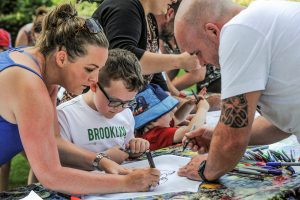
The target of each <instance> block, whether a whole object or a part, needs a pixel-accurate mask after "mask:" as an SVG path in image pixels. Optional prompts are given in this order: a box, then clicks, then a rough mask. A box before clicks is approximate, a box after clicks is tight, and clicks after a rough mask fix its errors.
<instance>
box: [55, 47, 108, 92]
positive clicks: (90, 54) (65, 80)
mask: <svg viewBox="0 0 300 200" xmlns="http://www.w3.org/2000/svg"><path fill="white" fill-rule="evenodd" d="M107 57H108V50H107V49H106V48H103V47H98V46H93V45H89V46H88V47H87V54H86V55H85V56H83V57H77V58H76V59H75V60H74V61H73V62H70V61H68V64H67V66H66V67H63V72H62V77H61V79H62V81H61V82H62V86H63V87H64V88H65V89H66V90H67V91H69V92H71V93H73V94H81V93H82V92H83V90H84V89H86V88H87V87H88V86H89V85H90V84H92V83H97V82H98V73H99V70H100V69H101V68H102V67H103V66H104V65H105V62H106V60H107Z"/></svg>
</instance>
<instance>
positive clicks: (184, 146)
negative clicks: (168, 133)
mask: <svg viewBox="0 0 300 200" xmlns="http://www.w3.org/2000/svg"><path fill="white" fill-rule="evenodd" d="M195 129H196V125H195V124H194V125H193V126H192V128H191V130H190V131H193V130H195ZM190 141H191V139H190V138H187V139H186V140H185V142H184V144H183V149H182V152H184V151H185V149H186V148H187V145H188V144H189V143H190Z"/></svg>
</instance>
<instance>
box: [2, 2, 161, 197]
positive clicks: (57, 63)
mask: <svg viewBox="0 0 300 200" xmlns="http://www.w3.org/2000/svg"><path fill="white" fill-rule="evenodd" d="M107 56H108V41H107V39H106V37H105V34H104V32H103V30H102V28H101V26H100V25H99V24H98V23H97V21H95V20H94V19H92V18H88V19H84V18H82V17H79V16H77V11H76V10H75V8H74V7H73V6H72V5H70V4H61V5H59V6H57V7H55V8H54V9H53V10H52V11H50V12H49V13H48V14H47V15H46V16H45V19H44V20H43V25H42V32H41V35H40V37H39V39H38V41H37V43H36V45H35V46H34V47H26V48H15V49H11V50H10V51H5V52H2V53H1V54H0V60H1V63H0V64H1V65H0V66H1V68H0V70H1V77H0V91H1V93H0V116H1V117H0V122H1V123H0V152H1V154H0V164H3V163H6V162H7V161H8V160H10V159H11V158H12V157H13V156H14V155H16V154H17V153H19V152H21V151H22V150H24V151H25V153H26V156H27V158H28V161H29V163H30V166H31V168H32V170H33V171H34V173H35V175H36V176H37V178H38V180H39V181H40V183H41V184H42V185H43V186H44V187H46V188H49V189H51V190H55V191H59V192H65V193H72V194H95V193H99V194H100V193H114V192H131V191H148V190H149V189H150V188H151V186H155V185H157V183H158V181H159V176H160V173H159V171H158V170H157V169H150V168H145V169H137V170H133V171H131V170H128V171H127V173H126V174H124V170H123V169H122V167H120V166H119V165H118V164H117V163H115V162H113V161H112V160H110V159H108V158H104V157H102V158H99V157H98V156H96V154H95V153H93V152H89V151H86V150H83V149H81V148H79V147H77V146H76V145H74V144H72V143H70V142H68V141H65V140H63V139H62V138H61V137H60V131H59V124H58V120H57V113H56V106H55V105H56V96H57V89H58V86H57V85H61V86H63V87H64V88H65V89H66V90H68V91H70V92H72V93H74V94H80V93H82V91H83V90H84V89H85V88H87V87H88V86H89V85H90V84H91V83H97V82H98V73H99V70H100V69H101V68H102V67H103V66H104V65H105V62H106V60H107ZM55 136H56V137H55ZM60 159H61V161H62V162H63V163H68V162H69V161H70V159H72V162H73V163H75V162H77V163H79V164H78V165H80V166H82V165H88V166H89V167H90V169H93V166H98V165H99V166H101V167H102V169H117V170H121V169H122V173H123V174H124V175H118V174H94V173H90V172H87V171H83V170H78V169H74V168H69V167H67V166H66V165H65V166H62V164H61V162H60ZM87 163H89V164H87ZM86 168H88V167H86ZM111 183H118V184H116V186H115V187H111V186H110V185H111Z"/></svg>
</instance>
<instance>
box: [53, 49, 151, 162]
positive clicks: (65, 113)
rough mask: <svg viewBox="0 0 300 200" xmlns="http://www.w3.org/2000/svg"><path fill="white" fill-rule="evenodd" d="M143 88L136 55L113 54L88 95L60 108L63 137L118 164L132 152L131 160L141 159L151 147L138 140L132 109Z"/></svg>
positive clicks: (120, 51) (119, 51)
mask: <svg viewBox="0 0 300 200" xmlns="http://www.w3.org/2000/svg"><path fill="white" fill-rule="evenodd" d="M142 87H143V77H142V75H141V68H140V65H139V62H138V60H137V58H136V57H135V55H134V54H132V53H130V52H129V51H126V50H121V49H114V50H110V51H109V56H108V60H107V62H106V64H105V66H104V67H102V68H101V69H100V72H99V76H98V83H94V84H91V85H90V90H89V91H88V92H87V93H85V94H83V95H80V96H77V97H76V98H74V99H71V100H70V101H68V102H65V103H63V104H61V105H59V106H58V108H57V110H58V120H59V124H60V132H61V135H62V137H63V138H65V139H67V140H69V141H71V142H72V143H74V144H77V145H79V146H81V147H83V148H85V149H88V150H90V151H94V152H100V154H101V158H102V157H103V156H104V157H110V158H111V159H112V160H113V161H115V162H117V163H121V162H123V161H124V160H125V159H126V158H127V157H128V154H127V153H125V152H124V150H125V149H128V150H130V155H129V156H130V157H136V156H138V155H140V153H142V152H144V151H145V150H147V149H149V143H148V141H146V140H143V139H141V138H134V118H133V115H132V112H131V110H130V108H133V107H134V106H135V99H134V97H135V95H136V94H137V92H138V91H139V90H140V89H141V88H142ZM122 150H123V151H122Z"/></svg>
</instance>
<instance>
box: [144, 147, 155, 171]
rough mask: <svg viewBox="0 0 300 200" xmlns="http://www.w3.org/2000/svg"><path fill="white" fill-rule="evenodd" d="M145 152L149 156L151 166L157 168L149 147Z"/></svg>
mask: <svg viewBox="0 0 300 200" xmlns="http://www.w3.org/2000/svg"><path fill="white" fill-rule="evenodd" d="M145 153H146V156H147V159H148V162H149V165H150V167H151V168H155V164H154V161H153V158H152V154H151V151H150V150H149V149H148V150H147V151H146V152H145Z"/></svg>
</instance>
